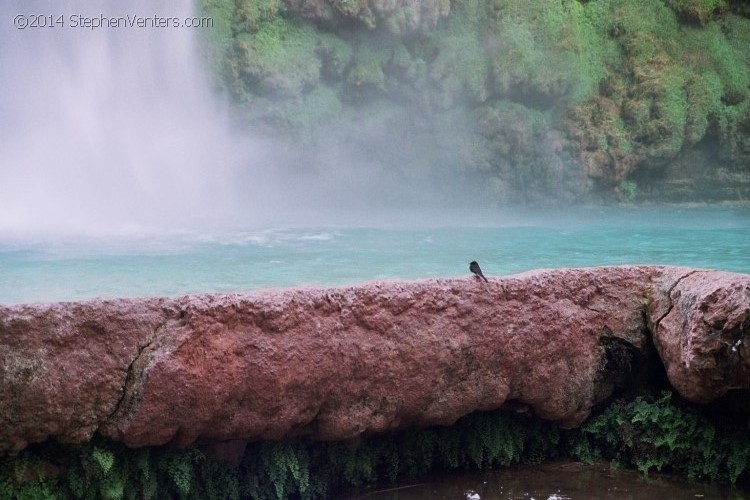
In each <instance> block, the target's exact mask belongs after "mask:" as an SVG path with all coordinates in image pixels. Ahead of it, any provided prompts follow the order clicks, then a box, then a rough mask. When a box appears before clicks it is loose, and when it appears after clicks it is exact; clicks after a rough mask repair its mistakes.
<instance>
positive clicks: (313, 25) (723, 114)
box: [200, 0, 750, 203]
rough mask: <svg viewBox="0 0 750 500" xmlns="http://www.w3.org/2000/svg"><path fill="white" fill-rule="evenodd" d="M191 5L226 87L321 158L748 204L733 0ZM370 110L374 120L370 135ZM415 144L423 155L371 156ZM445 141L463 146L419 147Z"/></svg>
mask: <svg viewBox="0 0 750 500" xmlns="http://www.w3.org/2000/svg"><path fill="white" fill-rule="evenodd" d="M200 5H201V8H202V11H203V13H204V14H205V15H209V16H211V17H212V18H214V19H215V28H214V30H213V31H211V32H210V33H209V40H210V42H211V43H210V44H209V47H211V50H210V51H209V54H211V57H212V60H213V62H214V65H215V67H217V69H218V72H219V74H220V81H221V85H222V86H223V88H224V89H225V92H226V93H227V95H228V96H230V97H231V99H232V100H233V101H234V102H236V103H237V105H238V108H239V114H240V115H241V116H243V117H244V119H245V120H246V122H247V123H249V124H252V125H253V126H254V127H256V128H261V129H265V130H266V132H267V133H269V134H279V133H282V134H284V136H286V137H290V140H292V141H302V142H303V143H305V144H308V145H311V146H313V147H314V148H317V149H327V148H328V149H330V145H331V141H333V142H335V144H336V146H337V147H339V148H343V149H344V150H347V151H348V153H349V156H353V157H359V156H362V151H363V150H366V151H370V152H372V151H374V152H375V158H374V159H373V161H374V162H376V163H378V164H380V165H381V166H382V168H384V169H387V170H391V171H396V172H401V173H404V174H406V175H410V174H411V173H412V172H413V169H414V168H415V167H414V165H423V166H422V167H420V168H421V169H422V170H425V171H427V173H429V174H434V175H435V176H436V178H439V179H443V180H449V179H450V178H451V177H452V176H461V175H464V174H468V175H475V176H478V177H479V178H480V179H483V180H484V181H485V182H483V183H482V184H483V185H484V186H485V192H484V195H485V196H486V197H488V199H491V200H495V201H497V202H501V203H502V202H518V201H524V202H530V203H538V202H542V201H543V200H548V199H550V198H552V199H554V200H557V201H566V200H581V199H597V197H604V198H605V199H606V198H610V197H613V196H614V197H618V196H619V197H620V198H633V199H637V198H653V199H660V198H667V199H672V200H676V201H677V200H691V199H727V200H731V199H747V198H748V197H750V50H748V47H750V18H749V17H748V16H750V13H748V9H747V8H745V7H743V4H742V2H739V1H736V0H735V1H730V0H590V1H586V2H583V1H579V0H563V1H560V2H548V1H544V0H531V1H529V0H452V1H449V0H432V1H425V2H417V1H414V0H408V1H404V2H398V3H395V2H384V1H382V0H318V1H311V0H261V1H258V0H200ZM511 110H512V111H511ZM371 114H372V115H376V116H381V117H382V116H387V117H388V118H387V119H386V120H385V124H386V125H385V126H384V127H382V128H380V127H368V123H367V119H366V117H367V116H369V115H371ZM446 115H449V116H451V117H452V118H453V119H454V121H453V122H451V123H446V121H445V120H444V119H441V117H443V116H446ZM490 115H493V116H495V121H497V122H498V123H497V124H496V125H493V126H492V127H489V128H490V129H491V132H488V122H487V117H488V116H490ZM363 119H364V120H363ZM394 123H398V124H399V126H397V127H394V126H393V124H394ZM532 123H533V124H534V125H531V124H532ZM381 124H382V122H381ZM360 129H361V130H362V134H360V136H356V134H354V133H351V132H350V133H349V134H346V133H344V135H343V136H342V135H341V134H342V131H353V130H360ZM415 135H417V136H419V140H418V141H417V142H419V143H420V147H417V146H415V145H413V144H412V145H410V146H404V149H405V150H406V151H404V152H403V153H402V154H397V155H393V154H384V155H381V154H380V152H381V150H382V148H383V144H388V145H399V146H401V145H404V143H405V142H406V141H410V140H412V137H413V136H415ZM446 135H447V136H454V137H458V138H459V139H458V140H456V141H454V142H453V143H452V144H451V148H450V149H449V150H448V151H445V150H443V151H441V152H440V153H441V154H435V153H431V151H432V150H433V149H434V147H433V146H434V145H436V144H439V143H440V140H441V138H443V137H445V136H446ZM623 182H625V183H626V184H623ZM622 186H635V190H633V189H630V190H628V191H627V193H625V192H623V190H622V189H621V187H622ZM628 193H629V194H628ZM633 193H635V194H633ZM631 195H632V196H631Z"/></svg>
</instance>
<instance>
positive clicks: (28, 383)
mask: <svg viewBox="0 0 750 500" xmlns="http://www.w3.org/2000/svg"><path fill="white" fill-rule="evenodd" d="M650 331H653V332H654V335H655V336H654V339H653V342H654V344H655V345H656V347H657V350H658V353H659V355H660V356H661V358H662V359H663V360H664V362H665V365H666V367H667V372H668V375H669V378H670V381H671V383H672V384H673V386H674V387H675V388H676V389H677V390H678V391H680V393H681V394H682V395H683V396H685V397H687V398H688V399H690V400H693V401H697V402H707V401H710V400H712V399H715V398H716V397H719V396H721V395H723V394H724V393H725V392H726V391H728V390H730V389H737V388H745V389H747V388H750V379H749V378H748V373H750V361H748V347H747V343H748V342H750V276H747V275H739V274H731V273H722V272H715V271H696V270H690V269H684V268H664V267H645V266H644V267H614V268H591V269H561V270H551V271H535V272H529V273H524V274H521V275H516V276H509V277H503V278H494V279H490V283H488V284H484V283H482V282H479V281H476V280H474V279H452V280H427V281H420V282H384V283H368V284H364V285H359V286H353V287H345V288H328V289H318V288H315V289H291V290H281V291H269V292H264V293H257V294H243V295H240V294H228V295H225V294H223V295H197V296H187V297H183V298H179V299H162V298H154V299H138V300H131V299H119V300H106V301H105V300H95V301H88V302H82V303H59V304H36V305H23V306H16V307H11V308H7V307H0V352H2V353H3V354H2V356H0V451H1V452H6V453H7V452H15V451H19V450H21V449H23V448H24V447H25V446H27V445H28V444H29V443H32V442H38V441H43V440H45V439H47V438H50V437H52V438H55V439H57V440H59V441H62V442H83V441H86V440H88V439H90V438H91V436H92V435H93V434H94V433H95V432H99V433H101V434H102V435H104V436H107V437H110V438H112V439H114V440H119V441H123V442H124V443H126V444H127V445H129V446H143V445H156V444H163V443H167V442H175V443H177V444H179V445H187V444H190V443H192V442H194V441H196V440H198V439H203V440H210V441H229V440H256V439H279V438H284V437H291V436H308V437H310V438H312V439H321V440H344V439H350V438H356V437H357V436H359V435H361V434H367V433H378V432H385V431H390V430H396V429H401V428H407V427H414V426H427V425H448V424H451V423H453V422H455V421H456V419H458V418H459V417H461V416H463V415H466V414H468V413H470V412H472V411H475V410H490V409H495V408H500V407H505V408H508V409H512V410H514V411H533V412H534V413H535V414H537V415H538V416H540V417H542V418H545V419H549V420H554V421H558V422H560V424H561V425H564V426H576V425H579V424H580V423H581V422H582V421H584V420H585V418H586V417H587V416H588V414H589V412H590V411H591V409H592V407H593V406H594V405H596V404H598V403H601V402H603V401H604V400H606V399H607V398H608V397H609V396H610V395H611V394H612V392H613V391H614V390H615V389H616V388H618V387H619V388H624V387H627V386H628V385H630V384H632V383H634V380H635V379H636V378H638V377H639V376H640V375H639V374H638V371H639V366H640V365H642V364H643V359H644V358H645V357H647V356H648V353H649V349H650V347H649V346H650V345H651V340H650V339H649V336H650V335H651V334H650Z"/></svg>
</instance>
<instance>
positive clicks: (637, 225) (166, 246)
mask: <svg viewBox="0 0 750 500" xmlns="http://www.w3.org/2000/svg"><path fill="white" fill-rule="evenodd" d="M749 256H750V206H729V207H727V206H714V207H711V206H708V207H706V206H702V207H625V208H623V207H611V208H589V209H576V210H565V211H520V210H517V211H509V210H497V211H485V212H482V213H461V214H454V216H452V217H450V216H447V217H442V216H441V217H440V218H435V217H434V218H432V219H427V221H426V222H425V221H419V222H418V223H414V222H412V221H409V220H407V217H404V220H402V221H396V223H393V224H384V225H381V226H379V227H362V225H359V226H330V225H328V226H327V225H324V224H321V225H320V226H318V227H306V228H266V229H231V230H204V231H173V232H169V233H164V232H158V233H157V232H148V231H145V232H130V233H113V234H108V235H89V236H77V237H72V236H62V235H57V236H54V237H53V236H50V235H46V236H45V235H18V234H14V235H8V234H6V235H3V234H0V303H2V304H6V305H7V304H17V303H24V302H49V301H62V300H78V299H85V298H92V297H133V296H153V295H167V296H177V295H182V294H188V293H200V292H229V291H248V290H257V289H262V288H270V287H287V286H299V285H344V284H351V283H356V282H361V281H368V280H379V279H421V278H432V277H455V276H466V275H468V263H469V262H470V261H472V260H477V261H479V263H480V264H481V266H482V269H483V270H484V272H485V274H487V275H506V274H512V273H516V272H520V271H525V270H529V269H537V268H555V267H569V266H575V267H581V266H598V265H611V264H670V265H685V266H693V267H701V268H714V269H724V270H730V271H736V272H744V273H750V257H749Z"/></svg>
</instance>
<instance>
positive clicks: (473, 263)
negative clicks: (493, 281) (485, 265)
mask: <svg viewBox="0 0 750 500" xmlns="http://www.w3.org/2000/svg"><path fill="white" fill-rule="evenodd" d="M469 271H471V272H472V273H474V274H476V275H477V276H479V277H480V278H482V279H483V280H484V281H486V282H487V283H489V280H488V279H487V278H485V277H484V274H482V270H481V269H480V268H479V264H477V261H475V260H472V261H471V263H470V264H469Z"/></svg>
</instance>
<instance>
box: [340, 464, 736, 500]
mask: <svg viewBox="0 0 750 500" xmlns="http://www.w3.org/2000/svg"><path fill="white" fill-rule="evenodd" d="M338 498H339V499H340V500H344V499H346V500H350V499H351V500H354V499H356V500H465V499H474V500H532V499H534V500H610V499H611V500H654V499H670V500H682V499H684V500H698V499H704V500H714V499H747V498H750V493H748V492H747V491H742V490H740V489H737V488H731V487H729V486H722V485H714V484H706V483H700V482H695V481H690V480H687V479H685V478H684V477H679V476H672V475H666V474H658V473H657V474H655V473H651V474H649V476H648V477H646V476H643V475H641V474H639V473H638V472H636V471H632V470H622V469H616V468H612V467H610V465H609V464H608V463H603V462H602V463H596V464H590V465H589V464H583V463H580V462H570V461H561V462H547V463H542V464H539V465H533V466H518V467H512V468H508V469H502V470H496V471H484V472H449V473H443V474H440V475H439V476H432V477H429V478H427V479H426V480H425V481H411V482H405V483H401V484H396V485H389V486H382V487H379V486H377V487H370V488H368V489H363V490H360V491H353V492H349V493H344V494H342V495H341V496H339V497H338Z"/></svg>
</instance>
